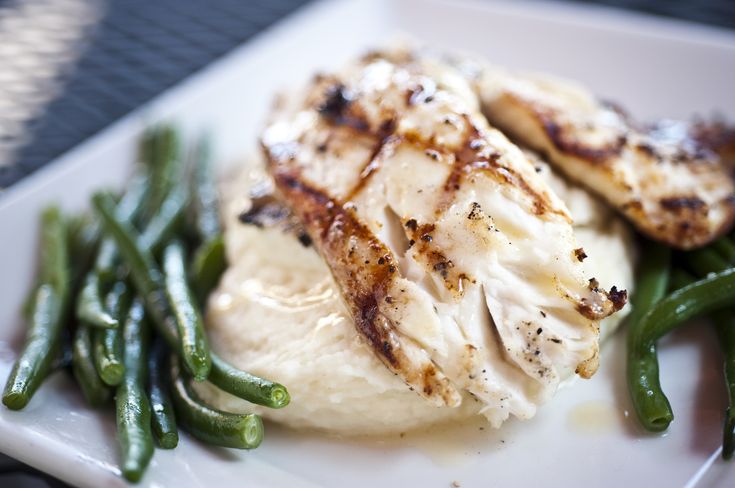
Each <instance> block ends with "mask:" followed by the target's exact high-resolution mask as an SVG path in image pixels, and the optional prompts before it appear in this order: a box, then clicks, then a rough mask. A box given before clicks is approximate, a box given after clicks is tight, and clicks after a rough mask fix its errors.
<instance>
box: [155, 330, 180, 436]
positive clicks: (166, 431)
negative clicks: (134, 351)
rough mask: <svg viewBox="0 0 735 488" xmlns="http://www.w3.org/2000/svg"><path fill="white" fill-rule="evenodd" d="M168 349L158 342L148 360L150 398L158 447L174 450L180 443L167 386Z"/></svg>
mask: <svg viewBox="0 0 735 488" xmlns="http://www.w3.org/2000/svg"><path fill="white" fill-rule="evenodd" d="M165 363H166V347H165V345H164V344H163V342H161V341H160V340H159V341H156V342H155V343H154V345H153V350H152V352H151V355H150V356H149V358H148V396H149V398H150V401H151V414H152V416H151V428H152V430H153V435H154V436H155V438H156V440H157V441H158V445H159V446H161V447H162V448H163V449H173V448H174V447H176V445H177V444H178V443H179V432H178V429H177V428H176V415H175V414H174V406H173V404H172V403H171V397H170V396H169V394H168V388H167V385H166V383H167V382H166V377H167V375H168V372H167V370H166V367H167V366H166V364H165Z"/></svg>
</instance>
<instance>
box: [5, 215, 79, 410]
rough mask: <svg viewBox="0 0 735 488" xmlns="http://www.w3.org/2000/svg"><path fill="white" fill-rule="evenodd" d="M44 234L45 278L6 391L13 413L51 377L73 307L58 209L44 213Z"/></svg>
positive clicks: (66, 244)
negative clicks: (64, 329) (48, 375)
mask: <svg viewBox="0 0 735 488" xmlns="http://www.w3.org/2000/svg"><path fill="white" fill-rule="evenodd" d="M41 231H42V232H41V273H40V275H41V276H40V285H39V286H38V289H37V291H36V296H35V298H34V300H33V310H32V313H31V320H30V322H31V323H30V327H29V329H28V333H27V337H26V340H25V344H24V346H23V350H22V351H21V353H20V355H19V356H18V358H17V360H16V361H15V364H14V366H13V369H12V371H11V372H10V376H9V377H8V380H7V383H6V384H5V390H4V391H3V398H2V400H3V404H5V406H6V407H8V408H10V409H13V410H20V409H22V408H23V407H25V406H26V405H27V404H28V402H29V401H30V399H31V397H32V396H33V394H34V393H35V391H36V390H37V389H38V387H39V386H40V384H41V383H42V382H43V380H44V379H45V377H46V376H47V374H48V372H49V370H50V367H51V364H52V363H53V361H54V358H55V356H56V354H57V352H58V349H59V345H60V342H61V330H62V328H63V326H64V319H65V316H66V311H67V309H68V305H69V304H68V302H69V295H70V293H69V252H68V247H67V246H68V241H67V238H66V237H67V236H66V226H65V223H64V219H63V217H62V215H61V211H60V210H59V209H58V208H56V207H50V208H48V209H46V210H45V211H44V212H43V214H42V217H41Z"/></svg>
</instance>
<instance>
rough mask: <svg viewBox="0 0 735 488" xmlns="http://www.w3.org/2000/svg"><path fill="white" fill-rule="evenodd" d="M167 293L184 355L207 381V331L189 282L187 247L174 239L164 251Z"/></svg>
mask: <svg viewBox="0 0 735 488" xmlns="http://www.w3.org/2000/svg"><path fill="white" fill-rule="evenodd" d="M163 270H164V273H165V284H166V296H167V297H168V301H169V303H170V304H171V308H172V311H173V313H174V315H175V316H176V325H177V329H178V335H179V342H180V344H181V346H180V352H181V358H182V360H183V361H184V364H186V368H187V369H188V370H189V371H191V372H193V374H194V379H195V380H197V381H204V380H205V379H207V376H209V371H210V369H211V367H212V360H211V358H210V357H209V344H208V343H207V335H206V333H205V332H204V321H203V320H202V316H201V314H200V313H199V309H198V307H197V304H196V302H195V299H194V297H193V295H192V293H191V290H190V289H189V284H188V283H187V281H186V259H185V255H184V246H183V245H182V244H181V242H179V241H174V242H172V243H171V244H169V245H168V246H166V249H165V250H164V253H163Z"/></svg>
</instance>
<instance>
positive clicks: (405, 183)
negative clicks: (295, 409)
mask: <svg viewBox="0 0 735 488" xmlns="http://www.w3.org/2000/svg"><path fill="white" fill-rule="evenodd" d="M262 146H263V149H264V152H265V155H266V157H267V160H268V168H269V172H270V173H271V175H272V177H273V179H274V182H275V185H276V187H277V189H278V191H279V192H280V196H281V198H282V199H283V201H285V203H286V204H287V205H288V206H289V207H290V209H291V211H292V212H293V213H294V215H295V216H296V217H297V218H298V220H299V221H300V222H301V224H302V225H304V227H305V229H306V231H307V232H308V234H309V236H310V237H311V239H312V240H313V242H314V244H315V246H316V248H317V249H318V251H319V252H320V254H321V256H322V258H323V259H324V260H325V262H326V263H327V264H328V266H329V268H330V270H331V272H332V274H333V276H334V278H335V282H336V283H337V285H338V286H339V287H340V290H341V292H342V296H343V298H344V300H345V302H346V304H347V305H348V308H349V310H350V312H351V314H352V316H353V318H354V321H355V326H356V328H357V330H358V331H359V332H360V334H361V335H362V336H363V337H364V339H365V340H366V342H367V344H368V345H369V346H370V347H371V348H372V349H373V351H374V353H375V354H376V355H377V356H378V357H379V358H380V359H381V360H382V361H383V363H384V364H385V365H386V366H387V367H388V368H389V369H390V370H392V371H393V372H394V373H396V374H397V375H399V376H400V377H401V378H403V379H404V380H405V381H406V383H408V385H410V386H411V387H412V388H414V389H415V390H416V391H417V392H418V393H419V394H421V395H423V396H424V397H425V398H426V399H427V400H430V401H432V402H434V403H436V404H437V405H449V406H456V405H458V404H459V403H460V402H461V399H462V395H461V393H462V392H465V391H466V392H469V393H471V394H472V395H473V396H474V397H475V398H476V399H477V400H478V401H480V402H481V403H482V404H483V405H484V408H483V411H484V413H485V415H486V416H487V417H488V419H489V420H490V421H491V423H493V424H494V425H499V424H500V423H501V422H502V421H503V420H505V419H506V418H507V417H508V415H509V414H513V415H515V416H518V417H520V418H528V417H530V416H532V415H533V414H534V412H535V407H536V405H537V404H540V403H542V402H543V401H545V400H546V399H547V398H548V397H549V396H550V395H551V394H552V393H553V392H554V391H555V389H556V387H557V386H558V383H559V381H560V379H561V378H563V377H564V376H566V375H568V374H569V373H570V372H574V371H576V372H578V373H579V374H580V375H581V376H584V377H589V376H590V375H592V374H593V373H594V372H595V370H596V368H597V362H598V333H599V327H598V321H599V320H600V319H602V318H604V317H605V316H607V315H609V314H611V313H612V312H614V311H615V310H617V309H619V308H620V307H621V306H622V305H623V304H624V302H625V299H626V296H625V292H624V291H618V290H617V289H615V288H614V287H613V288H612V289H611V290H610V291H609V292H606V291H604V290H603V289H602V288H600V287H599V285H598V284H597V282H596V280H594V279H590V278H591V277H586V276H584V274H583V271H582V264H581V259H583V257H582V256H581V254H580V249H579V248H578V245H577V243H576V241H575V239H574V235H573V231H572V227H571V218H570V216H569V213H568V211H567V209H566V207H565V206H564V204H563V203H562V202H561V201H560V200H559V199H558V198H557V197H556V196H555V195H554V193H553V192H552V190H551V189H550V188H549V186H548V185H547V183H546V182H545V181H544V180H543V179H542V178H541V177H540V176H539V175H538V174H537V173H536V171H535V169H534V166H533V164H531V162H529V160H528V158H527V157H526V156H525V155H524V153H523V152H522V151H521V150H520V149H519V148H518V147H516V146H515V145H514V144H512V143H511V142H509V141H508V139H507V138H506V137H505V136H504V135H503V134H502V133H500V132H499V131H497V130H495V129H494V128H492V127H490V126H489V125H488V123H487V122H486V120H485V118H484V117H483V116H482V115H481V114H480V113H479V106H478V103H477V98H476V96H475V94H474V93H473V91H472V87H471V86H470V85H469V84H468V83H467V81H466V80H465V78H463V77H462V76H459V75H458V73H456V72H455V71H454V69H452V68H449V67H441V66H433V67H431V68H428V67H427V66H424V65H422V64H420V63H414V62H412V61H411V60H410V59H408V60H405V61H400V62H398V61H395V60H393V61H391V60H389V59H385V58H384V57H382V56H380V55H379V54H375V55H371V56H368V57H366V58H364V59H363V60H361V61H360V62H359V63H356V64H354V65H352V66H350V67H349V68H348V69H346V70H345V71H344V72H341V73H339V74H336V75H329V76H319V77H316V78H315V79H314V80H313V82H312V83H311V84H310V85H309V86H308V87H307V89H306V91H305V93H304V94H303V95H302V96H300V97H295V98H293V99H291V100H289V101H288V102H287V103H282V104H281V106H279V107H277V109H276V110H275V113H274V114H273V117H272V120H271V122H270V123H269V125H268V127H267V128H266V130H265V131H264V133H263V136H262Z"/></svg>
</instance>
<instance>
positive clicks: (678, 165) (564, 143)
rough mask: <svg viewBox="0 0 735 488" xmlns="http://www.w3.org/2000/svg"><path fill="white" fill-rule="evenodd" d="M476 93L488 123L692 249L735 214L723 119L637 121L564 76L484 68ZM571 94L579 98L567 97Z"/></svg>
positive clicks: (734, 133)
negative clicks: (541, 77)
mask: <svg viewBox="0 0 735 488" xmlns="http://www.w3.org/2000/svg"><path fill="white" fill-rule="evenodd" d="M483 72H484V75H482V76H481V79H480V81H478V83H477V87H476V89H477V90H478V91H479V92H480V96H481V97H482V98H483V100H482V103H483V111H484V112H485V114H486V116H487V117H488V119H490V121H491V122H492V123H494V124H496V125H497V126H498V127H500V128H501V129H502V130H504V131H506V132H507V133H509V134H511V135H512V136H513V139H514V140H515V141H517V142H518V143H520V144H523V145H526V146H528V147H531V148H533V149H535V150H536V151H539V152H541V153H543V154H546V156H547V159H548V160H549V162H550V163H552V164H553V165H554V166H556V167H558V168H559V169H561V170H563V171H565V172H566V174H567V176H569V177H570V178H572V179H574V180H576V181H578V182H579V183H581V184H583V185H585V186H587V187H588V188H590V189H591V190H593V191H595V192H596V193H598V194H599V195H601V196H603V197H604V198H605V199H606V200H608V201H609V202H610V203H611V204H613V205H615V206H616V207H617V208H619V209H620V210H621V211H622V212H623V213H624V214H625V216H626V217H627V218H628V219H629V220H630V221H631V222H632V223H633V224H634V225H635V226H636V227H637V228H638V230H640V231H641V232H643V233H644V234H646V235H648V236H649V237H651V238H653V239H656V240H659V241H662V242H665V243H667V244H669V245H671V246H673V247H676V248H681V249H691V248H696V247H700V246H702V245H705V244H707V243H708V242H710V241H711V240H713V239H715V238H716V237H717V236H719V235H721V234H722V233H724V232H726V231H727V229H728V228H730V227H731V225H732V222H733V220H734V219H735V206H734V205H733V204H732V201H733V199H734V197H735V185H734V184H733V181H732V180H731V178H730V175H729V174H728V173H729V171H728V169H727V168H726V167H725V164H730V165H732V164H731V162H732V161H734V160H735V130H733V129H732V128H729V127H727V126H726V125H725V124H722V123H709V124H707V123H701V122H700V123H696V122H695V123H693V124H691V123H686V122H677V121H668V120H663V121H660V122H658V123H656V124H652V125H649V126H640V125H637V124H635V122H633V121H632V120H630V118H629V117H628V116H627V115H625V114H624V113H622V111H621V110H620V109H617V108H614V107H611V106H610V105H609V104H605V103H603V102H601V101H599V100H597V99H596V98H595V97H594V96H592V95H590V94H588V93H586V92H584V91H583V90H580V89H579V88H578V87H575V86H573V85H571V84H566V83H565V82H562V81H559V80H549V79H547V80H544V81H542V82H539V81H538V80H537V79H536V78H533V77H528V76H525V77H524V76H521V75H513V74H509V73H505V72H502V71H500V70H495V69H493V68H483ZM570 93H573V95H569V94H570Z"/></svg>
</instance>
